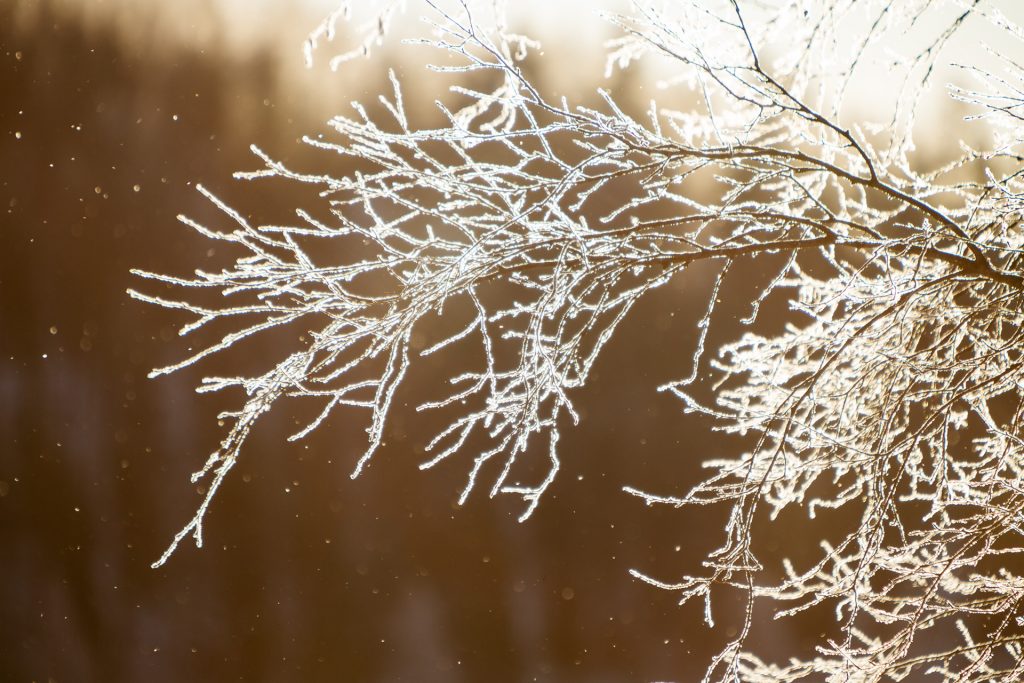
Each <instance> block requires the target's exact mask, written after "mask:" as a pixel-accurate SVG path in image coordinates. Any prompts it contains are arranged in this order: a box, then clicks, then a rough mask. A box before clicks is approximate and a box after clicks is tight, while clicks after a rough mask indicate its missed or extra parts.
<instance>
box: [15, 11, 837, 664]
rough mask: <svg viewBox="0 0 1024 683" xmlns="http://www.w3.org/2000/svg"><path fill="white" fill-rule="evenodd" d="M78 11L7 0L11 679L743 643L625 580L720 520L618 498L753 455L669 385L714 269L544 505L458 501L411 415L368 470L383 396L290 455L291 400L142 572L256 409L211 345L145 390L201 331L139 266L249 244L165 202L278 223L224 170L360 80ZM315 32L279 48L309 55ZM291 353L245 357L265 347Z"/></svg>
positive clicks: (457, 469)
mask: <svg viewBox="0 0 1024 683" xmlns="http://www.w3.org/2000/svg"><path fill="white" fill-rule="evenodd" d="M82 16H83V15H78V14H75V13H74V12H67V11H63V10H60V9H58V8H57V7H56V6H54V5H52V4H51V3H49V2H43V1H39V2H14V1H13V0H0V680H3V681H40V682H42V681H50V680H52V681H60V682H63V681H183V680H198V681H207V680H209V681H214V680H216V681H233V680H241V681H291V680H302V681H646V680H663V679H671V680H677V681H691V680H697V679H699V678H700V676H701V674H702V673H703V670H704V667H705V666H706V664H707V661H708V657H709V656H710V655H711V654H712V653H714V652H717V650H718V648H720V647H721V646H722V645H723V644H724V643H725V642H726V640H727V639H728V637H729V636H730V635H733V634H734V633H735V630H734V629H735V628H736V625H737V619H738V613H737V610H736V607H737V604H738V603H737V602H736V600H735V599H734V598H735V596H732V597H730V596H729V595H728V594H724V595H722V596H720V598H719V601H718V602H717V603H716V617H717V618H718V621H717V625H716V628H715V629H713V630H710V629H707V628H706V627H704V626H703V624H702V609H703V607H702V605H700V604H692V605H686V606H685V607H682V608H680V607H679V606H678V605H677V604H676V600H675V598H674V596H673V595H672V594H670V593H668V592H664V591H659V590H656V589H654V588H652V587H650V586H647V585H645V584H642V583H640V582H638V581H636V580H633V579H632V578H630V576H629V575H628V573H627V571H628V569H629V568H637V569H640V570H642V571H644V572H646V573H649V574H651V575H653V576H658V577H662V578H665V579H666V580H671V579H673V578H675V577H677V576H679V575H680V574H681V573H684V572H697V571H700V562H701V560H702V559H703V558H704V556H705V554H706V553H707V552H708V551H709V550H711V549H712V548H714V547H715V546H716V544H717V542H718V541H719V540H720V534H721V528H722V523H723V519H724V510H715V509H703V510H681V511H679V510H671V509H658V508H649V507H647V506H645V505H644V504H642V502H641V501H639V500H638V499H636V498H633V497H631V496H628V495H626V494H625V493H623V492H622V491H621V488H622V486H624V485H630V486H636V487H639V488H646V489H649V490H652V491H655V492H659V493H673V492H681V491H683V490H685V489H686V488H687V487H688V486H689V485H692V484H693V483H695V482H696V481H697V480H698V478H699V477H700V476H701V475H702V468H701V467H700V462H701V461H702V460H704V459H706V458H708V457H713V456H719V455H722V454H723V449H726V448H733V447H735V444H734V443H732V442H728V441H727V440H726V439H725V437H720V436H714V435H713V434H712V433H711V432H710V431H709V429H708V425H707V424H706V423H705V422H703V421H702V420H700V419H697V418H693V417H688V416H683V415H682V414H681V411H680V408H681V406H680V405H679V403H678V402H677V401H676V400H674V399H672V398H671V397H670V396H668V395H666V394H659V393H657V392H656V391H655V387H656V386H657V385H658V384H660V383H662V382H664V381H667V380H669V379H672V378H676V377H679V376H683V375H685V374H686V373H687V372H688V371H689V365H688V363H689V357H690V354H691V352H692V345H693V337H694V329H695V328H694V325H695V322H696V320H697V319H698V318H699V316H700V313H701V310H702V296H703V295H704V294H705V293H706V292H707V287H708V282H707V279H708V278H707V273H703V274H702V273H695V274H694V275H693V276H690V277H688V278H687V279H684V280H683V281H680V282H679V283H673V285H672V286H670V287H667V288H665V289H663V290H661V291H658V292H657V293H655V294H654V295H652V296H651V297H650V298H649V299H648V300H647V301H645V302H644V304H643V305H641V306H640V307H639V308H638V309H637V310H636V311H635V312H634V313H633V314H632V318H631V321H632V324H631V325H627V326H625V327H624V328H623V333H622V334H620V335H619V336H618V338H617V339H616V340H615V341H614V342H613V343H612V344H611V345H610V346H609V347H608V349H607V351H606V353H605V355H604V357H603V359H602V360H601V362H600V364H599V367H598V370H597V373H596V374H595V376H594V378H593V382H592V383H591V384H590V386H589V387H588V388H587V389H586V390H585V391H582V392H579V393H578V395H577V397H576V398H577V399H578V401H579V408H580V409H581V412H582V414H583V416H584V420H583V423H582V425H581V426H580V427H579V428H577V429H575V430H572V431H569V432H566V433H565V434H564V435H563V439H562V451H563V453H564V462H563V466H562V470H561V472H560V476H559V479H558V480H557V481H556V483H555V485H554V487H553V488H552V490H551V493H550V494H549V495H548V497H547V498H546V499H545V500H544V501H542V503H541V505H540V507H539V509H538V511H537V512H536V514H535V515H534V517H533V518H532V519H530V520H529V521H528V522H527V523H525V524H518V523H516V521H515V518H516V516H517V515H518V513H519V512H520V505H519V504H518V503H517V502H515V501H511V500H510V501H502V500H496V501H491V500H488V499H487V498H486V495H485V492H483V491H480V492H477V493H475V494H474V495H473V496H472V497H471V498H470V501H469V503H468V504H467V505H466V506H465V507H462V508H459V507H457V506H455V505H454V501H455V499H456V497H457V495H458V492H459V491H460V489H461V487H462V484H463V482H464V477H465V474H466V472H467V471H468V465H467V463H466V462H465V460H461V461H458V462H453V463H451V464H450V465H446V466H445V467H442V468H439V469H437V470H432V471H428V472H420V471H418V470H417V469H416V465H417V464H418V463H419V462H420V461H421V459H422V451H421V450H418V449H421V448H422V445H423V442H424V438H425V437H426V436H428V435H426V434H420V433H418V432H417V430H416V429H415V425H411V426H406V425H405V424H404V423H403V419H402V417H401V416H400V415H399V416H398V419H397V420H396V424H395V425H393V427H392V432H391V433H389V436H388V439H387V441H388V447H387V448H386V449H385V450H384V451H382V452H380V453H379V454H378V455H377V456H376V459H375V461H374V463H373V465H372V466H371V467H370V468H369V470H368V471H367V472H366V473H365V475H364V476H362V477H361V478H359V479H357V480H355V481H352V480H350V479H349V476H348V475H349V472H350V471H351V468H352V466H353V465H354V462H355V460H356V458H357V457H358V455H359V454H360V453H361V452H362V449H363V447H364V442H363V439H364V438H365V436H364V434H363V432H362V428H363V427H364V426H365V424H366V416H365V415H364V414H362V413H355V412H353V413H351V414H349V413H338V414H337V415H336V416H335V417H334V418H333V419H332V420H331V421H330V422H329V423H328V424H326V425H325V426H323V427H322V428H321V429H320V430H319V431H318V432H316V433H315V434H314V435H313V436H311V437H310V438H308V439H306V440H305V441H303V442H300V443H297V444H294V443H287V442H285V437H286V436H287V435H288V434H290V433H292V432H293V431H295V425H294V421H293V419H292V416H290V415H289V414H287V411H286V410H285V411H282V410H277V411H275V412H274V413H272V414H271V415H270V416H269V417H268V418H267V419H265V420H264V421H263V422H262V423H261V424H260V426H259V428H258V430H257V432H256V433H255V434H254V435H253V437H252V438H251V439H250V441H249V443H248V445H247V447H246V449H245V450H244V452H243V457H242V459H241V460H240V463H239V465H238V466H237V467H236V468H235V470H234V471H233V472H232V474H231V476H230V477H229V478H228V480H227V482H226V484H225V486H224V488H223V489H222V491H221V493H220V494H219V496H218V498H217V499H216V501H215V503H214V505H213V507H212V509H211V511H210V514H209V516H208V518H207V524H206V541H207V543H206V546H205V547H204V548H203V549H202V550H196V549H195V548H194V546H193V545H192V544H191V543H188V542H187V543H185V544H183V545H182V547H181V548H180V549H179V551H178V552H177V553H176V555H175V556H174V557H173V558H172V559H171V560H170V562H169V563H168V564H167V565H166V566H164V567H162V568H161V569H159V570H153V569H150V566H149V565H150V563H151V562H152V561H153V560H154V559H156V558H157V557H158V556H159V555H160V553H161V552H162V551H163V549H164V547H165V546H166V544H167V543H168V542H169V541H170V539H171V538H172V536H173V534H174V533H175V532H176V531H177V530H178V529H179V528H180V527H181V526H182V525H183V524H184V523H185V522H186V520H187V519H188V518H189V517H190V516H191V515H192V513H193V511H194V509H195V506H196V505H197V504H198V501H199V496H198V494H197V492H196V490H195V487H194V486H193V485H191V484H190V483H189V480H188V476H189V474H190V473H191V472H192V471H194V470H196V469H197V468H198V467H199V466H201V464H202V463H203V461H204V460H205V458H206V456H207V454H208V453H209V452H210V451H211V450H213V449H214V448H215V447H216V445H217V443H218V442H219V440H220V438H221V437H222V436H223V433H222V431H221V430H220V429H219V428H218V426H217V420H216V415H217V413H218V412H219V411H220V410H222V409H224V408H230V407H234V404H233V403H232V402H231V399H232V398H235V397H231V396H224V397H220V396H214V397H210V396H197V395H196V394H194V393H193V391H192V388H193V387H194V386H195V385H196V384H197V382H198V381H199V379H200V378H201V377H202V376H203V374H205V373H210V372H212V373H214V374H216V372H217V370H218V367H219V366H218V363H219V362H220V361H218V360H216V359H215V360H212V361H209V362H207V363H205V364H201V365H200V366H198V367H195V368H190V369H189V370H187V371H184V372H180V373H176V374H173V375H171V376H169V377H163V378H160V379H157V380H148V379H146V373H147V372H148V371H149V370H150V369H151V368H153V367H156V366H160V365H163V364H166V363H168V362H173V361H174V360H178V359H180V358H183V357H184V356H185V354H186V351H187V349H188V348H189V347H190V346H192V345H193V344H195V343H196V342H193V341H190V340H188V339H180V338H178V337H177V334H176V332H177V328H178V326H179V325H180V324H181V323H182V322H184V321H185V320H186V319H187V318H184V317H182V316H180V315H176V314H175V313H174V312H169V311H164V310H159V309H156V308H155V307H152V306H148V305H144V304H142V303H139V302H136V301H133V300H131V299H129V297H128V296H127V295H126V293H125V292H126V289H127V288H129V287H142V286H143V285H144V284H145V283H141V282H140V281H139V280H138V278H135V277H133V276H131V275H130V273H129V270H130V269H131V268H133V267H139V268H144V269H149V270H155V271H159V272H166V273H179V274H187V273H190V272H191V271H192V269H194V268H196V267H211V268H215V267H220V266H222V265H225V264H227V263H229V262H230V260H231V259H232V258H233V256H235V255H236V254H229V253H220V252H218V251H217V250H216V249H214V250H211V249H210V248H211V245H210V244H208V243H206V241H204V240H203V239H201V238H199V237H198V236H196V235H194V234H193V233H192V232H191V231H190V230H188V229H187V228H185V227H184V226H182V225H181V224H180V223H178V222H177V221H176V220H175V216H176V215H177V214H179V213H185V214H188V215H190V216H192V217H195V218H197V219H199V220H201V221H206V220H209V221H216V220H217V214H216V212H215V211H214V210H213V209H212V208H211V207H210V206H209V204H208V203H207V202H206V201H205V200H203V198H202V197H201V196H200V195H199V194H198V193H197V192H196V191H195V190H194V187H193V185H194V183H196V182H202V183H204V184H205V185H207V186H209V187H211V188H212V189H213V190H214V191H216V192H217V193H218V194H220V195H222V196H224V197H225V198H226V199H228V200H229V201H230V202H231V203H232V204H233V205H235V206H237V207H239V208H240V209H241V210H243V211H244V212H246V213H248V214H249V215H252V216H254V217H255V219H256V220H268V219H270V218H273V217H275V216H280V215H288V213H289V212H290V211H291V208H292V207H294V206H295V205H296V204H297V203H299V202H301V201H303V200H308V199H309V197H308V195H302V194H301V193H300V192H299V190H300V188H299V189H297V188H291V187H287V186H279V185H274V184H273V183H268V184H266V185H261V186H260V187H256V186H254V185H252V184H245V183H241V182H238V181H234V180H232V179H231V177H230V174H231V172H233V171H235V170H239V169H250V168H255V167H256V166H257V164H256V162H255V160H254V159H253V157H252V156H251V155H250V153H249V152H248V144H249V143H250V142H254V141H255V142H259V143H260V145H261V146H262V147H263V148H265V149H267V150H269V151H270V152H271V153H272V154H273V155H274V156H276V157H278V158H284V159H294V160H298V161H300V162H301V161H305V160H307V159H314V160H315V156H313V157H309V153H308V152H302V151H300V150H299V148H298V146H297V145H296V139H297V138H298V137H299V136H300V135H302V134H304V133H308V132H315V131H317V130H321V129H322V124H321V122H322V121H323V120H324V119H325V118H326V116H327V115H329V113H330V111H331V107H333V106H335V105H336V104H338V106H340V103H341V102H346V101H347V100H349V99H353V98H354V97H365V96H366V95H367V92H368V90H366V86H365V84H362V82H360V84H358V85H356V84H354V83H355V82H354V81H352V82H349V81H347V80H346V78H349V77H347V76H344V75H330V74H323V75H321V78H323V79H333V80H332V81H330V82H329V84H325V85H323V86H322V89H318V87H317V86H316V85H312V86H309V85H307V86H296V85H294V84H285V83H283V82H282V77H281V66H280V61H281V59H282V57H281V56H280V55H279V54H277V53H276V52H275V51H274V49H273V48H271V47H262V48H261V47H258V46H257V47H253V48H251V49H250V50H248V51H247V52H245V53H244V54H238V53H229V52H227V51H225V52H217V51H216V50H214V49H211V48H210V47H209V46H206V47H204V48H202V49H199V48H196V47H194V46H189V45H175V44H173V41H165V42H163V43H161V44H157V43H156V42H154V41H149V40H147V39H145V38H143V39H140V38H139V35H138V34H136V35H134V37H132V36H131V33H132V32H131V30H128V31H126V29H125V28H124V26H121V27H120V28H117V27H115V25H114V22H106V23H104V22H103V21H91V22H87V21H85V20H83V19H82ZM140 16H141V18H138V19H137V21H138V22H139V24H138V26H137V27H136V28H138V30H140V31H148V33H144V34H143V35H144V36H145V35H158V34H159V33H160V31H159V27H158V26H156V27H155V26H152V25H147V24H146V23H145V22H146V17H145V16H144V13H143V14H142V15H140ZM150 21H152V19H150ZM126 34H127V35H128V36H129V37H126ZM299 47H300V45H299V43H295V44H294V45H293V46H290V47H289V51H286V52H285V53H283V54H284V55H285V57H284V58H283V59H286V60H291V62H289V63H288V64H289V68H291V69H295V70H298V69H299V68H300V66H299V63H300V60H301V54H300V49H299ZM292 48H293V49H292ZM363 68H365V69H367V70H368V71H367V73H371V74H373V76H372V77H373V78H379V77H380V76H382V75H383V74H384V73H385V69H384V67H383V66H380V65H379V64H377V65H376V66H366V67H363ZM310 83H314V84H315V83H316V81H315V80H310ZM325 83H326V80H325ZM626 86H628V84H621V83H620V84H619V87H620V88H622V87H626ZM353 90H355V91H356V92H352V91H353ZM311 99H313V100H315V101H316V106H310V100H311ZM428 101H429V100H428ZM218 248H221V247H218ZM737 286H740V287H742V284H741V285H737ZM143 288H144V289H145V288H146V287H143ZM149 291H152V290H149ZM727 294H728V293H727ZM726 300H727V301H728V300H729V298H728V297H726ZM737 311H741V312H742V313H743V314H745V313H746V310H745V309H741V308H737ZM722 318H723V319H724V320H725V321H726V322H725V323H724V324H723V325H722V326H720V327H719V328H717V330H718V331H717V332H715V333H714V334H715V335H726V336H730V335H732V334H735V332H736V326H735V325H734V324H733V325H731V326H730V323H729V322H728V321H729V320H731V319H732V318H733V312H732V311H730V308H729V306H726V308H725V309H724V310H723V313H722ZM716 338H718V337H716ZM712 341H714V340H712ZM276 343H278V341H277V340H274V339H270V340H262V341H260V340H257V341H255V342H253V343H249V344H246V345H245V347H244V349H242V350H241V351H240V352H239V353H241V354H243V355H244V356H247V358H248V359H249V360H251V361H252V362H254V363H257V364H258V363H259V361H260V359H261V358H262V357H263V354H266V357H267V358H268V360H269V359H272V358H274V357H275V356H274V354H275V353H279V352H278V351H275V344H276ZM245 360H246V359H245V358H243V359H242V362H245ZM424 383H429V378H427V377H425V378H423V379H421V380H420V384H419V386H417V384H416V382H415V381H414V382H413V383H412V386H411V388H410V389H409V390H408V391H406V396H405V397H404V399H403V400H404V401H407V402H409V403H410V404H413V402H414V401H415V400H416V399H417V394H418V392H423V395H428V393H427V392H426V390H427V389H429V387H425V386H423V384H424ZM429 395H436V392H434V393H431V394H429ZM794 519H797V520H798V518H794ZM784 523H785V519H783V521H780V522H779V523H778V524H776V525H775V526H766V527H763V533H764V536H763V537H762V539H763V540H764V542H765V543H766V549H767V550H766V552H768V553H771V552H773V551H775V550H778V547H779V544H780V542H781V540H782V539H784V538H787V537H791V536H792V534H794V533H799V529H798V527H794V526H790V527H788V528H786V527H783V526H782V524H784ZM801 523H806V522H800V521H799V520H798V521H796V522H793V523H792V524H801ZM810 550H814V549H813V548H811V549H810ZM789 555H792V553H789ZM801 624H803V626H801ZM821 630H822V629H821V628H820V627H819V626H817V625H815V624H814V623H813V621H808V622H807V623H804V622H800V623H794V622H783V623H781V624H779V623H772V624H770V625H769V626H768V627H766V628H761V626H760V625H759V627H758V630H757V631H756V641H755V642H756V644H757V645H758V649H760V650H762V651H764V652H766V653H768V654H773V653H774V654H779V653H790V652H796V651H798V650H801V649H803V651H804V652H805V653H806V652H807V648H808V647H809V645H810V644H811V643H813V638H816V637H817V636H818V635H819V633H820V632H821Z"/></svg>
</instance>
